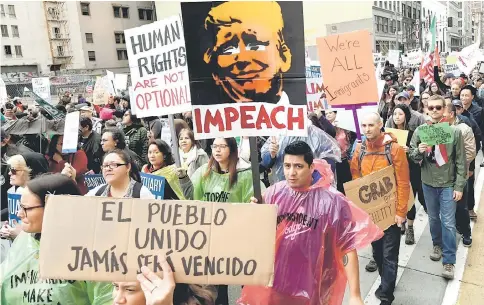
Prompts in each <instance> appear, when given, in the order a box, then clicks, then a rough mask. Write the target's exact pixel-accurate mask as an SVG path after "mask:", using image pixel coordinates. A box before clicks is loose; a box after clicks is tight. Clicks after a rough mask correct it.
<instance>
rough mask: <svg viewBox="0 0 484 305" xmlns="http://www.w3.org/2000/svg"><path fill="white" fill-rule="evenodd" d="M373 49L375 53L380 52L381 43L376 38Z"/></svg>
mask: <svg viewBox="0 0 484 305" xmlns="http://www.w3.org/2000/svg"><path fill="white" fill-rule="evenodd" d="M375 49H376V52H377V53H380V52H381V43H380V40H377V41H376V45H375Z"/></svg>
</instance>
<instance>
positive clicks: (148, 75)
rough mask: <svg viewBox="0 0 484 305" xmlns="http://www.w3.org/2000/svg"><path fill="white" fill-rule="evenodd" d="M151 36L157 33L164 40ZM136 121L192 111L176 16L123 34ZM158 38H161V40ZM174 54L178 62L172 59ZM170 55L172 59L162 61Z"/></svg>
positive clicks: (184, 55)
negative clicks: (137, 119)
mask: <svg viewBox="0 0 484 305" xmlns="http://www.w3.org/2000/svg"><path fill="white" fill-rule="evenodd" d="M153 33H160V35H161V36H162V37H163V38H162V39H163V41H162V42H161V43H160V41H159V39H157V38H156V37H155V35H154V34H153ZM124 34H125V37H126V48H127V50H128V62H129V66H130V71H131V84H132V86H133V92H134V98H133V99H132V100H131V108H136V110H135V111H136V115H137V116H138V117H139V118H144V117H147V116H161V115H166V114H175V113H180V112H185V111H191V110H192V106H191V96H190V82H189V78H188V64H187V60H186V47H185V37H184V33H183V25H182V21H181V18H180V16H179V15H175V16H171V17H168V18H165V19H163V20H160V21H157V22H154V23H150V24H147V25H143V26H140V27H137V28H133V29H128V30H125V31H124ZM160 39H161V38H160ZM174 54H177V58H178V60H173V56H175V55H174ZM167 56H171V58H172V60H165V61H163V58H164V57H167Z"/></svg>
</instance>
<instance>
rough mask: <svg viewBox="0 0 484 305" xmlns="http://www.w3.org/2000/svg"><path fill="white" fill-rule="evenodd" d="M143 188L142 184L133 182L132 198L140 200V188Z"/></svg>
mask: <svg viewBox="0 0 484 305" xmlns="http://www.w3.org/2000/svg"><path fill="white" fill-rule="evenodd" d="M142 187H143V184H142V183H139V182H135V184H134V186H133V195H132V196H131V197H132V198H140V197H141V188H142Z"/></svg>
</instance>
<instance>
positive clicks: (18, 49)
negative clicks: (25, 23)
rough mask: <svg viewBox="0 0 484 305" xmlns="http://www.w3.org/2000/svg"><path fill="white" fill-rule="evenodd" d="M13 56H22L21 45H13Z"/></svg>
mask: <svg viewBox="0 0 484 305" xmlns="http://www.w3.org/2000/svg"><path fill="white" fill-rule="evenodd" d="M15 56H17V57H22V56H23V55H22V46H15Z"/></svg>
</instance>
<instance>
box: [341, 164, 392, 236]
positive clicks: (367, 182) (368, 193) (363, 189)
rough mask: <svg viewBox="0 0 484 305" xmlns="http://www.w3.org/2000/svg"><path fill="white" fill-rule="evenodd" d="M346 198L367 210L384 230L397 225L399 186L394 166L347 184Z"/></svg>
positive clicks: (345, 187) (345, 186)
mask: <svg viewBox="0 0 484 305" xmlns="http://www.w3.org/2000/svg"><path fill="white" fill-rule="evenodd" d="M343 186H344V189H345V192H346V197H348V198H349V199H350V200H351V201H352V202H353V203H354V204H356V205H357V206H358V207H360V208H362V209H363V210H365V211H366V212H367V213H368V215H370V217H371V218H372V220H373V222H374V223H375V224H376V225H377V226H379V227H380V228H381V229H382V230H386V229H387V228H388V227H390V226H391V225H393V224H394V223H395V214H396V208H397V206H396V203H397V184H396V182H395V170H394V169H393V166H388V167H385V168H384V169H382V170H379V171H377V172H374V173H372V174H370V175H367V176H365V177H362V178H359V179H356V180H352V181H350V182H347V183H345V184H344V185H343Z"/></svg>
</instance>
